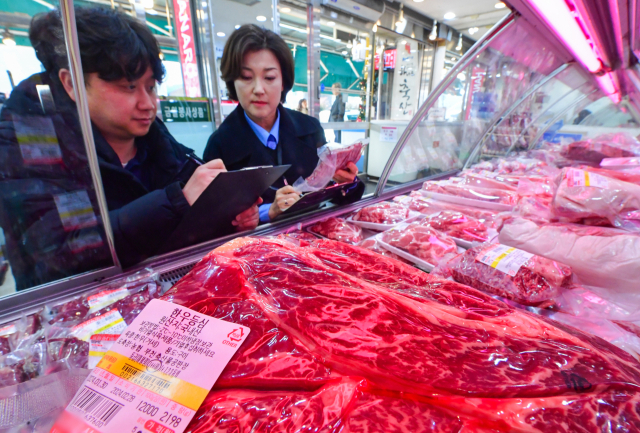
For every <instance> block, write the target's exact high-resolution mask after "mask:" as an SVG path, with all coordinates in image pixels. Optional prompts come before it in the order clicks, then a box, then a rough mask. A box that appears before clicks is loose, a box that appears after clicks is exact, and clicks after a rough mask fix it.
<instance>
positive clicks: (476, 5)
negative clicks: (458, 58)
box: [403, 0, 509, 40]
mask: <svg viewBox="0 0 640 433" xmlns="http://www.w3.org/2000/svg"><path fill="white" fill-rule="evenodd" d="M403 3H404V5H405V6H406V7H409V8H411V9H413V10H415V11H418V12H420V13H422V14H424V15H427V16H428V17H430V18H433V19H436V20H438V22H444V23H445V24H447V25H449V26H451V27H453V28H455V29H456V30H459V31H462V32H464V34H465V35H466V36H469V37H470V38H472V39H476V40H477V39H479V38H480V37H481V36H482V35H484V34H485V33H486V32H487V31H488V30H489V29H491V27H493V25H494V24H495V23H497V22H498V21H500V19H502V17H504V16H505V15H506V14H508V13H509V9H508V8H506V7H505V8H502V9H497V8H496V7H495V5H496V3H499V2H498V0H424V1H421V2H415V1H413V0H403ZM447 12H453V13H454V14H455V15H456V17H455V18H454V19H449V20H445V19H444V15H445V14H446V13H447ZM474 27H476V28H478V31H477V32H475V33H473V34H471V33H470V32H469V29H471V28H474Z"/></svg>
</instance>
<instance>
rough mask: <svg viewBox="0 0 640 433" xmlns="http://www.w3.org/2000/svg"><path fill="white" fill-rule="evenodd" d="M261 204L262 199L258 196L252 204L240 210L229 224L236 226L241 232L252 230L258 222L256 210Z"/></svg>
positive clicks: (258, 214)
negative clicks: (242, 210) (244, 209)
mask: <svg viewBox="0 0 640 433" xmlns="http://www.w3.org/2000/svg"><path fill="white" fill-rule="evenodd" d="M261 204H262V199H261V198H259V199H258V201H257V202H255V203H254V204H253V206H251V207H250V208H249V209H247V210H246V211H244V212H242V213H241V214H240V215H238V216H237V217H236V219H235V220H233V221H232V222H231V224H233V225H234V226H235V227H237V229H236V230H237V231H239V232H242V231H245V230H253V229H255V228H256V227H258V223H259V222H260V211H259V210H258V206H260V205H261Z"/></svg>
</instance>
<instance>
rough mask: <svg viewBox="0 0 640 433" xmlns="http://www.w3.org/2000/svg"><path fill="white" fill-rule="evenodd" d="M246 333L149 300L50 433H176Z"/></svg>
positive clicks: (196, 408)
mask: <svg viewBox="0 0 640 433" xmlns="http://www.w3.org/2000/svg"><path fill="white" fill-rule="evenodd" d="M248 334H249V328H247V327H244V326H241V325H236V324H234V323H229V322H225V321H223V320H219V319H214V318H212V317H208V316H205V315H203V314H200V313H198V312H197V311H193V310H190V309H189V308H185V307H181V306H179V305H176V304H172V303H170V302H166V301H162V300H159V299H154V300H152V301H151V302H150V303H149V304H148V305H147V306H146V307H145V309H144V310H143V311H142V312H141V313H140V315H138V317H137V318H136V319H135V320H134V321H133V323H132V324H131V325H130V326H129V327H128V328H127V329H126V330H125V331H124V332H123V333H122V335H120V337H119V338H118V340H117V341H116V342H115V343H114V344H113V346H112V347H111V350H109V351H108V352H107V353H106V354H105V355H104V356H103V357H102V359H101V360H100V362H99V363H98V365H97V367H96V368H95V369H94V370H93V371H92V373H91V374H90V375H89V377H88V378H87V380H86V381H85V382H84V384H83V385H82V387H81V388H80V390H79V391H78V393H77V394H76V395H75V397H74V398H73V400H71V403H70V404H69V406H67V408H66V410H65V411H64V412H63V414H62V415H61V416H60V418H58V420H57V421H56V423H55V425H54V426H53V429H52V430H51V431H52V432H53V433H80V432H83V433H86V432H89V433H96V432H100V433H128V432H138V431H142V432H147V431H150V432H154V433H182V432H183V431H184V430H185V428H186V427H187V425H188V424H189V421H191V418H193V415H194V414H195V413H196V411H197V410H198V408H199V407H200V405H201V404H202V402H203V401H204V399H205V397H206V396H207V394H208V393H209V391H210V390H211V387H212V386H213V384H214V383H215V381H216V380H217V379H218V377H219V376H220V374H221V373H222V371H223V370H224V368H225V367H226V365H227V364H228V363H229V361H230V360H231V357H232V356H233V355H234V354H235V353H236V351H237V350H238V348H239V347H240V345H242V343H243V342H244V340H245V338H246V337H247V335H248Z"/></svg>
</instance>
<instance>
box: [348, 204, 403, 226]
mask: <svg viewBox="0 0 640 433" xmlns="http://www.w3.org/2000/svg"><path fill="white" fill-rule="evenodd" d="M407 218H409V209H407V208H406V207H404V206H402V205H401V204H399V203H393V202H382V203H376V204H372V205H370V206H366V207H363V208H362V209H360V210H359V211H357V212H356V213H355V215H354V216H353V220H354V221H362V222H370V223H376V224H397V223H399V222H402V221H404V220H406V219H407Z"/></svg>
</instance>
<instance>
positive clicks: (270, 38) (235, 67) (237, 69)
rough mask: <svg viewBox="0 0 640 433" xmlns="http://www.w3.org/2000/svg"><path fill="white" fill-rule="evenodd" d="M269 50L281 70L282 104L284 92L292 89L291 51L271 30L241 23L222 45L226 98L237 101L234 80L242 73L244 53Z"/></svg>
mask: <svg viewBox="0 0 640 433" xmlns="http://www.w3.org/2000/svg"><path fill="white" fill-rule="evenodd" d="M261 50H269V51H271V52H272V53H273V55H274V56H276V59H278V63H280V70H281V71H282V87H283V91H282V94H281V96H280V100H281V101H282V102H284V101H285V98H286V96H287V93H288V92H289V90H291V88H292V87H293V79H294V77H295V64H294V61H293V56H292V55H291V51H290V50H289V47H288V46H287V43H286V42H285V41H284V40H283V39H282V38H281V37H280V36H278V35H277V34H275V33H274V32H272V31H271V30H267V29H265V28H262V27H258V26H257V25H255V24H245V25H243V26H241V27H240V28H239V29H238V30H236V31H234V32H233V33H231V36H229V40H227V43H226V44H225V46H224V52H223V54H222V61H221V62H220V72H221V75H222V79H223V80H224V82H225V83H226V84H227V90H228V91H229V97H230V98H231V99H233V100H235V101H237V100H238V94H237V93H236V87H235V86H234V84H233V82H234V80H236V79H238V77H240V74H241V73H242V60H243V59H244V56H245V55H246V54H248V53H253V52H255V51H261Z"/></svg>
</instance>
